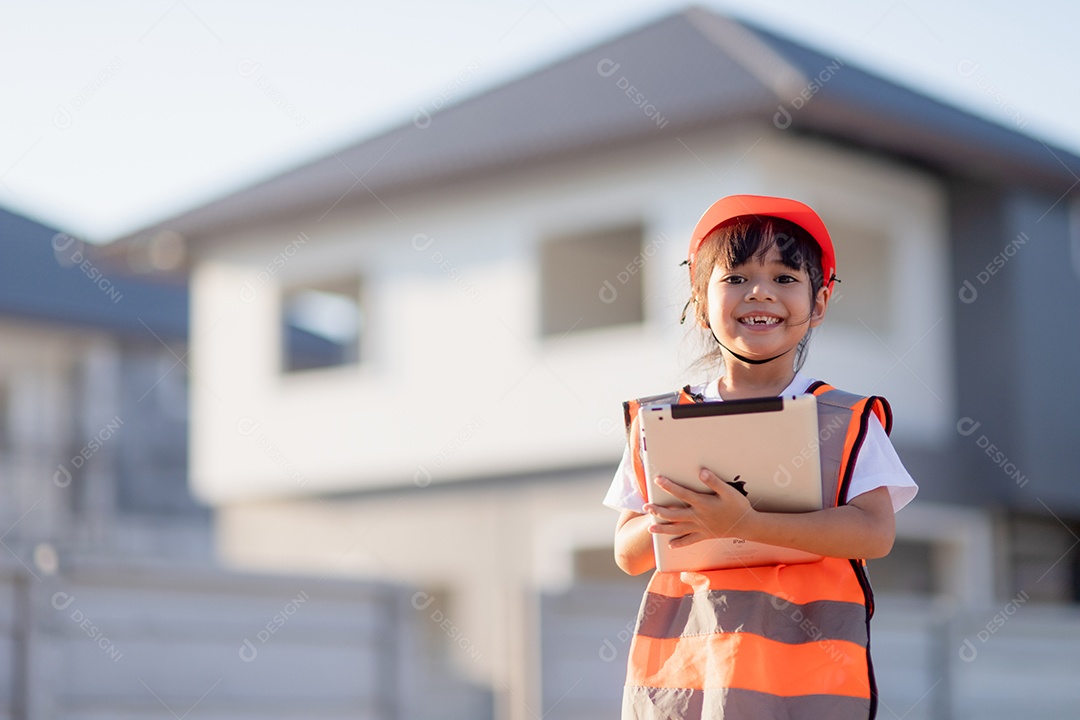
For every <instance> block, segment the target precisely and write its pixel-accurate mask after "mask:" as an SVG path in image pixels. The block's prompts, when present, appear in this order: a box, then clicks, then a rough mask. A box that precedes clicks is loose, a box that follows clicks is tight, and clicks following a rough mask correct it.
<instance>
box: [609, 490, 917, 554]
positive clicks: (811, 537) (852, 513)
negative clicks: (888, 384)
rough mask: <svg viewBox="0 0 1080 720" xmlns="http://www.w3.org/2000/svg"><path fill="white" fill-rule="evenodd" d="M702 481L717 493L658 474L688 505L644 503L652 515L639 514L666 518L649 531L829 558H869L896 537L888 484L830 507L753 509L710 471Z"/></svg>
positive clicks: (677, 539)
mask: <svg viewBox="0 0 1080 720" xmlns="http://www.w3.org/2000/svg"><path fill="white" fill-rule="evenodd" d="M701 480H702V482H704V483H705V485H707V486H708V487H709V488H711V489H712V490H714V491H715V493H716V494H715V495H714V494H711V493H699V492H695V491H694V490H689V489H687V488H685V487H683V486H681V485H678V484H676V483H674V482H672V481H671V480H668V479H667V478H660V479H659V480H658V483H657V484H658V485H660V487H662V488H663V489H664V490H667V491H668V492H670V493H671V494H672V495H674V496H675V497H676V498H678V499H679V500H682V501H683V502H685V503H686V504H687V505H688V507H685V508H665V507H661V506H659V505H653V504H651V503H650V504H648V505H646V506H645V510H646V511H647V512H648V513H649V515H644V516H639V517H648V518H650V520H656V519H660V520H663V521H665V524H655V523H649V528H648V529H649V532H651V533H656V534H662V535H672V536H674V537H673V538H672V539H671V541H670V542H671V546H672V547H681V546H683V545H691V544H693V543H696V542H700V541H702V540H706V539H709V538H714V537H740V538H743V539H744V540H753V541H755V542H763V543H768V544H770V545H781V546H783V547H790V548H795V549H798V550H804V551H806V552H812V553H816V554H818V555H826V556H829V557H840V558H865V559H872V558H879V557H884V556H885V555H888V554H889V551H890V550H891V549H892V545H893V541H894V540H895V538H896V518H895V517H894V515H893V508H892V499H891V498H890V496H889V490H888V488H884V487H879V488H877V489H875V490H871V491H870V492H867V493H863V494H862V495H859V496H858V497H856V498H854V499H852V500H851V502H849V503H848V504H847V505H844V506H841V507H836V508H829V509H827V510H818V511H816V512H806V513H769V512H759V511H757V510H754V509H753V507H751V505H750V502H749V500H747V499H746V498H745V497H744V496H743V495H742V493H740V492H738V491H737V490H735V489H734V488H732V487H731V486H730V485H728V484H727V483H725V482H724V481H722V480H721V479H720V478H719V477H717V476H716V475H715V474H714V473H712V472H710V471H708V470H702V471H701ZM667 523H670V524H667ZM616 547H618V546H617V545H616ZM620 567H621V566H620Z"/></svg>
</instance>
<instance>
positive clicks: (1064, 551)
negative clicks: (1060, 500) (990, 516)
mask: <svg viewBox="0 0 1080 720" xmlns="http://www.w3.org/2000/svg"><path fill="white" fill-rule="evenodd" d="M1007 522H1008V529H1009V536H1010V539H1011V543H1010V548H1009V550H1010V558H1009V561H1010V562H1009V564H1010V570H1011V572H1010V576H1011V577H1010V578H1009V586H1007V587H1006V588H1005V592H1006V593H1007V594H1008V595H1009V596H1010V597H1012V596H1014V595H1017V594H1018V593H1021V592H1023V593H1026V595H1027V596H1028V597H1030V598H1031V599H1032V600H1036V601H1041V602H1057V603H1064V602H1078V601H1080V587H1078V586H1080V580H1078V579H1077V573H1078V572H1080V552H1077V549H1076V546H1077V544H1078V543H1077V540H1076V538H1077V534H1078V532H1080V525H1078V524H1077V523H1075V522H1069V520H1068V519H1061V520H1059V519H1058V518H1055V517H1038V516H1033V515H1021V516H1016V517H1012V518H1009V519H1008V521H1007Z"/></svg>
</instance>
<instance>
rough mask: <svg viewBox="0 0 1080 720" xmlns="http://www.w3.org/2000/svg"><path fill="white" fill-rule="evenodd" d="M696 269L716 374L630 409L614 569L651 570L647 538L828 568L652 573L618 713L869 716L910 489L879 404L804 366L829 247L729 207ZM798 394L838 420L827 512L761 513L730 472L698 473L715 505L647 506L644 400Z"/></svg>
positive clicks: (760, 205) (741, 206) (810, 232)
mask: <svg viewBox="0 0 1080 720" xmlns="http://www.w3.org/2000/svg"><path fill="white" fill-rule="evenodd" d="M687 262H688V264H689V266H690V282H691V298H690V301H689V303H688V304H687V311H690V312H692V317H693V319H694V320H695V321H696V323H697V325H698V326H700V328H701V329H702V331H703V332H704V333H706V334H707V337H708V341H709V343H710V344H711V346H712V350H711V352H710V354H709V355H707V356H706V360H709V361H716V364H717V365H718V366H720V365H722V370H723V372H722V374H720V375H719V376H718V377H717V378H716V379H715V380H713V381H712V382H710V383H708V384H706V385H701V386H696V387H690V386H687V387H685V388H683V389H682V390H681V391H679V392H677V393H672V394H671V395H667V396H656V397H652V398H645V399H642V400H632V401H629V402H627V403H625V404H624V409H625V415H626V422H627V440H628V442H627V449H626V452H625V453H624V456H623V460H622V463H621V464H620V466H619V469H618V471H617V472H616V475H615V479H614V481H613V482H612V485H611V489H610V490H609V491H608V494H607V497H606V498H605V500H604V504H605V505H608V506H609V507H612V508H614V509H616V510H619V511H620V513H621V514H620V516H619V520H618V523H617V525H616V534H615V558H616V562H617V563H618V565H619V567H620V568H622V569H623V570H624V571H625V572H627V573H629V574H631V575H638V574H640V573H643V572H645V571H647V570H652V569H654V567H655V563H654V557H653V536H654V535H655V536H657V537H659V538H660V540H661V541H662V542H668V543H670V544H671V546H673V547H676V546H683V545H690V544H692V543H696V542H700V541H702V540H706V539H709V538H715V537H728V536H731V537H741V538H744V539H747V540H754V541H758V542H764V543H769V544H772V545H782V546H785V547H792V548H798V549H801V550H806V551H809V552H812V553H816V554H818V555H822V556H824V558H823V559H822V560H820V561H818V562H813V563H803V564H796V565H774V566H761V567H739V568H730V569H724V570H710V571H706V572H684V573H661V572H654V573H653V576H652V578H651V580H650V581H649V587H648V589H647V591H646V593H645V597H644V599H643V601H642V604H641V609H640V611H639V614H638V620H637V626H636V629H635V634H634V638H633V641H632V643H631V646H630V659H629V663H628V670H627V679H626V687H625V690H624V695H623V718H624V720H626V719H630V718H633V719H640V720H645V719H648V720H659V719H660V718H665V719H667V718H695V719H697V718H702V719H704V718H709V719H715V720H743V719H746V718H752V719H753V720H768V719H771V718H784V719H785V720H802V719H805V720H821V719H822V718H829V719H830V720H847V719H848V718H851V719H854V718H859V719H860V720H865V719H866V718H873V717H875V714H876V710H877V690H876V686H875V684H874V673H873V667H872V665H871V662H870V639H869V627H870V618H871V616H872V615H873V611H874V605H873V593H872V591H871V589H870V583H869V581H868V580H867V576H866V571H865V560H866V559H867V558H879V557H882V556H884V555H886V554H888V552H889V550H890V549H891V548H892V544H893V540H894V537H895V520H894V518H893V514H894V513H895V512H896V511H897V510H899V509H900V508H901V507H903V506H904V505H906V504H907V503H908V502H909V501H910V500H911V499H912V498H913V497H914V496H915V493H916V492H917V487H916V485H915V483H914V481H913V480H912V479H911V477H910V476H909V475H908V473H907V471H906V470H905V469H904V466H903V465H902V464H901V463H900V460H899V458H897V456H896V452H895V450H894V449H893V447H892V444H891V443H890V442H889V439H888V437H887V432H888V431H889V429H890V426H891V415H890V410H889V405H888V403H887V402H886V401H885V400H884V399H883V398H877V397H873V398H864V397H860V396H856V395H852V394H850V393H845V392H842V391H839V390H836V389H834V388H832V387H831V386H829V385H826V384H825V383H822V382H820V381H815V380H812V379H811V378H807V377H805V376H803V375H802V374H801V373H800V372H799V369H800V368H801V366H802V362H803V359H804V355H805V351H806V345H807V342H808V341H809V338H810V331H811V330H812V328H815V327H817V326H818V325H820V324H821V322H822V320H824V319H825V312H826V310H827V309H828V306H829V296H830V294H831V292H832V288H833V283H834V282H835V281H836V279H837V278H836V275H835V270H836V261H835V256H834V251H833V245H832V240H831V239H830V238H829V233H828V231H827V230H826V228H825V225H824V223H823V222H822V221H821V218H819V217H818V216H817V214H816V213H815V212H814V211H813V210H811V209H810V208H809V207H807V206H806V205H804V204H802V203H800V202H796V201H794V200H788V199H784V198H773V197H762V196H754V195H735V196H731V197H726V198H723V199H722V200H719V201H718V202H716V203H715V204H714V205H713V206H712V207H711V208H709V210H708V211H707V212H706V213H705V215H704V216H702V218H701V221H700V222H699V223H698V225H697V228H696V229H695V230H694V234H693V236H692V237H691V240H690V253H689V260H688V261H687ZM684 317H685V313H684ZM801 393H813V394H815V395H817V396H818V411H819V426H820V427H821V428H825V424H824V423H823V422H821V419H822V418H823V417H825V416H824V415H823V412H828V413H830V414H829V415H828V417H829V418H830V426H831V427H832V428H834V430H833V431H831V432H826V431H825V430H822V431H821V433H820V435H819V439H820V454H821V457H822V459H823V460H822V470H823V472H822V486H823V497H824V498H825V509H823V510H820V511H816V512H808V513H790V514H783V513H766V512H759V511H756V510H754V509H753V508H752V507H751V506H750V504H749V502H748V500H747V499H746V498H745V497H744V496H743V495H742V494H741V493H740V492H738V491H737V490H735V489H734V488H732V487H731V486H729V485H727V484H726V483H725V482H724V480H725V479H730V478H719V477H717V476H716V475H715V474H713V473H712V472H711V471H710V470H709V469H708V468H703V469H702V470H701V476H700V477H701V480H702V482H704V483H705V485H707V486H708V487H709V488H711V489H712V491H713V492H712V493H699V492H695V491H693V490H689V489H686V488H683V487H681V486H679V485H677V484H675V483H673V482H672V481H670V480H668V479H665V478H660V479H659V480H658V484H659V485H660V486H661V487H663V488H664V489H665V490H668V491H669V492H671V494H672V495H674V496H675V497H677V498H679V499H680V500H681V501H683V502H684V503H685V504H686V505H687V507H685V508H664V507H660V506H658V505H653V504H650V503H648V502H647V501H646V493H645V476H644V470H643V467H644V465H643V458H642V454H643V450H642V443H641V434H640V430H639V426H638V422H637V419H636V418H637V411H638V409H639V408H640V407H641V406H642V405H643V404H645V405H647V404H654V403H656V404H658V403H672V402H680V403H686V402H718V401H723V400H734V399H739V398H749V397H765V396H777V395H792V394H801ZM837 418H839V419H840V421H841V422H842V427H840V428H839V430H835V428H836V427H837V426H836V419H837ZM826 435H828V437H826ZM826 459H828V461H826Z"/></svg>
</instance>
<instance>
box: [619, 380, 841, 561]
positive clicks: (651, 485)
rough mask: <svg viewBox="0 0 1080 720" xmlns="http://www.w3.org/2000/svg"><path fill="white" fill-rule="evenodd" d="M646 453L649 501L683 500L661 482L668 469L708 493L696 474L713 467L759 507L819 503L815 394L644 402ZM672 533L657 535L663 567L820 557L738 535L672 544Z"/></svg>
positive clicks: (796, 508) (815, 506) (784, 508)
mask: <svg viewBox="0 0 1080 720" xmlns="http://www.w3.org/2000/svg"><path fill="white" fill-rule="evenodd" d="M638 416H639V417H640V418H641V427H642V430H643V432H644V444H643V450H644V452H643V453H642V454H643V456H644V460H645V475H646V479H647V481H648V495H649V502H651V503H654V504H656V505H664V506H673V505H674V506H682V505H683V503H682V502H680V501H679V500H677V499H676V498H675V497H674V496H672V495H670V494H668V493H666V492H664V491H663V490H662V489H660V488H659V487H657V486H656V478H657V476H664V477H667V478H670V479H671V480H674V481H675V482H677V483H679V484H680V485H683V486H685V487H688V488H691V489H694V490H698V491H703V492H709V490H708V488H707V487H706V486H705V484H704V483H702V482H701V480H700V479H698V473H699V472H701V468H708V469H709V470H712V471H713V472H714V473H716V474H717V475H719V476H720V477H721V478H722V479H724V480H725V481H727V482H728V483H729V484H734V485H735V487H736V488H737V489H738V490H739V491H740V492H742V493H743V494H744V495H746V497H747V498H748V499H749V500H750V504H751V505H752V506H753V507H754V508H755V509H757V510H762V511H766V512H808V511H812V510H820V509H821V508H822V507H823V505H822V497H821V463H820V459H819V455H818V420H817V398H816V397H814V396H813V395H800V396H797V397H786V398H779V397H773V398H758V399H751V400H728V401H725V402H708V403H686V404H674V405H652V406H644V407H642V408H641V410H640V412H639V415H638ZM670 539H671V536H669V535H653V550H654V552H655V554H656V567H657V569H658V570H660V571H661V572H680V571H701V570H714V569H721V568H730V567H751V566H755V565H779V564H793V563H804V562H814V561H817V560H820V559H821V556H820V555H815V554H813V553H808V552H804V551H802V550H794V549H791V548H784V547H778V546H775V545H767V544H764V543H757V542H751V541H748V540H743V539H741V538H735V537H724V538H716V539H713V540H703V541H701V542H698V543H694V544H693V545H688V546H686V547H681V548H672V547H670V546H669V545H668V541H669V540H670Z"/></svg>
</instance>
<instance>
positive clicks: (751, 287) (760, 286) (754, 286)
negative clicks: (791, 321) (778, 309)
mask: <svg viewBox="0 0 1080 720" xmlns="http://www.w3.org/2000/svg"><path fill="white" fill-rule="evenodd" d="M746 299H747V300H755V301H759V302H760V301H762V300H775V299H776V296H775V294H774V293H773V291H772V286H771V285H770V284H769V283H767V282H765V281H764V280H751V281H750V282H748V283H747V289H746Z"/></svg>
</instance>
